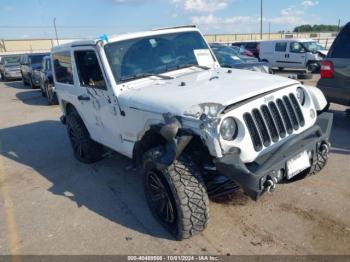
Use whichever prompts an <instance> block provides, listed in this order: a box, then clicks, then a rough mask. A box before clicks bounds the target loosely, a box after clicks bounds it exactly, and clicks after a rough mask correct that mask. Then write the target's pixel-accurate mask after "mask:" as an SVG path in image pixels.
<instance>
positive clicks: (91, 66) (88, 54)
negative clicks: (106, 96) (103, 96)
mask: <svg viewBox="0 0 350 262" xmlns="http://www.w3.org/2000/svg"><path fill="white" fill-rule="evenodd" d="M74 57H75V63H76V66H77V70H78V76H79V81H80V85H82V86H87V87H93V88H101V89H106V83H105V81H104V78H103V74H102V70H101V67H100V65H99V63H98V59H97V56H96V53H95V51H92V50H86V51H76V52H75V53H74Z"/></svg>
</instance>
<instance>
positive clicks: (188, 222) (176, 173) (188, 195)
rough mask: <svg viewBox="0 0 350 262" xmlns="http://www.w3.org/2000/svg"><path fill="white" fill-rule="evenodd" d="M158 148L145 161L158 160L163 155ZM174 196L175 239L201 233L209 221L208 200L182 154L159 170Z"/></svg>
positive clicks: (201, 180) (196, 175)
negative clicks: (176, 218) (176, 216)
mask: <svg viewBox="0 0 350 262" xmlns="http://www.w3.org/2000/svg"><path fill="white" fill-rule="evenodd" d="M163 151H164V150H163V149H161V148H160V147H157V148H154V149H151V150H150V151H148V152H147V153H146V154H145V158H144V159H149V160H151V161H157V159H158V157H159V155H161V154H162V153H163ZM162 172H163V174H165V177H166V179H167V181H168V183H169V186H170V188H171V190H172V193H173V195H174V199H175V202H176V205H177V207H176V208H177V210H178V230H177V233H176V235H175V237H176V238H177V239H178V240H183V239H188V238H190V237H192V236H194V235H196V234H198V233H200V232H202V231H203V230H204V229H205V228H206V227H207V224H208V220H209V197H208V194H207V190H206V187H205V184H204V181H203V179H202V177H201V175H200V173H199V171H198V170H197V168H196V166H195V165H194V163H193V162H192V161H191V160H190V159H189V158H188V157H187V156H186V155H183V156H182V157H180V159H179V160H175V161H174V163H173V164H172V165H171V166H169V167H167V168H165V169H163V170H162Z"/></svg>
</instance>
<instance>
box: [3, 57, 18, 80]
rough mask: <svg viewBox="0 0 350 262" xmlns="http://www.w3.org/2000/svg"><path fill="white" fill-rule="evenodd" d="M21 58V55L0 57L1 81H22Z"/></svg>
mask: <svg viewBox="0 0 350 262" xmlns="http://www.w3.org/2000/svg"><path fill="white" fill-rule="evenodd" d="M20 58H21V57H20V56H19V55H5V56H1V57H0V79H1V80H5V81H6V80H9V79H20V78H21V71H20V64H19V62H20Z"/></svg>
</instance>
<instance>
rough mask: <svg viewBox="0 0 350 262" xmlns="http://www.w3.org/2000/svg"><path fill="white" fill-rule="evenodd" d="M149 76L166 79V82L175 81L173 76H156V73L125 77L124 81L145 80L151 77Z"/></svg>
mask: <svg viewBox="0 0 350 262" xmlns="http://www.w3.org/2000/svg"><path fill="white" fill-rule="evenodd" d="M149 76H156V77H159V78H161V79H165V80H171V79H174V77H172V76H165V75H162V74H156V73H140V74H136V75H131V76H127V77H124V78H122V81H130V80H136V79H140V78H144V77H149Z"/></svg>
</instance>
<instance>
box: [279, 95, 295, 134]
mask: <svg viewBox="0 0 350 262" xmlns="http://www.w3.org/2000/svg"><path fill="white" fill-rule="evenodd" d="M277 106H278V109H279V111H280V112H281V116H282V119H283V121H284V124H285V126H286V129H287V132H288V134H291V133H293V126H292V120H291V119H290V116H289V114H288V112H287V109H286V107H285V106H284V103H283V102H282V100H281V99H277Z"/></svg>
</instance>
